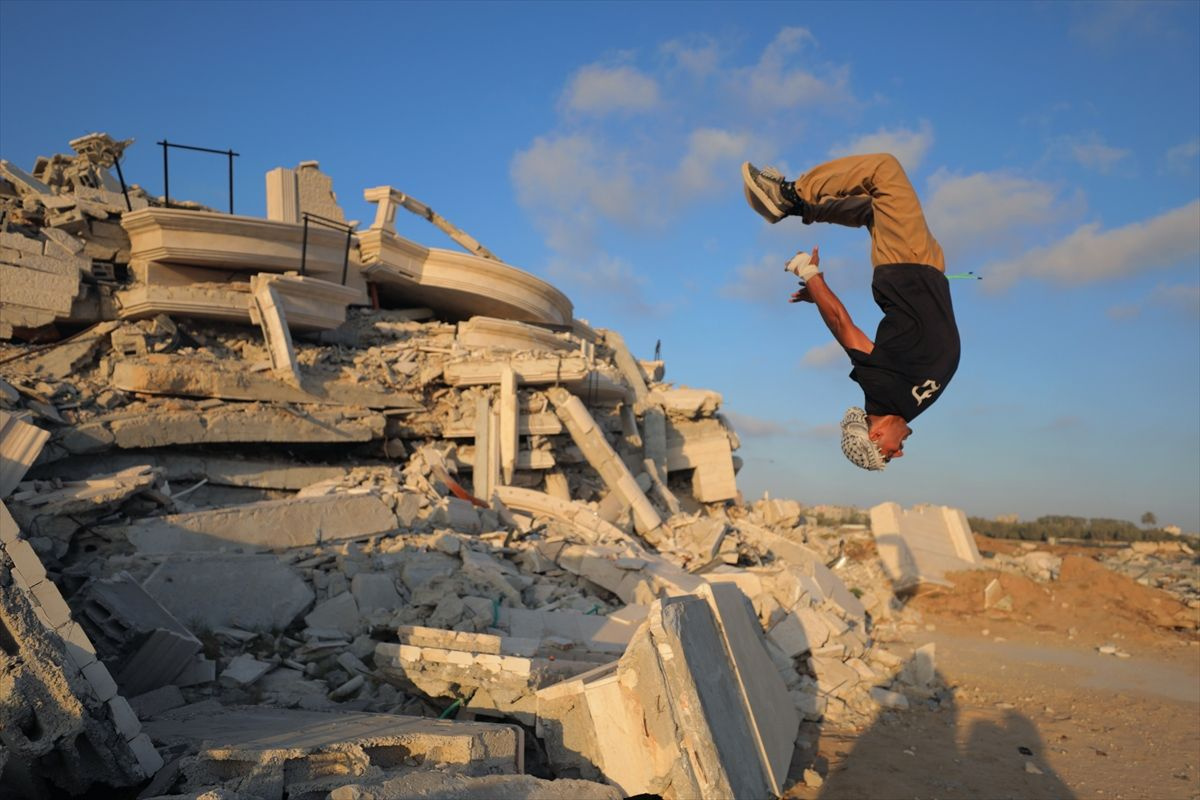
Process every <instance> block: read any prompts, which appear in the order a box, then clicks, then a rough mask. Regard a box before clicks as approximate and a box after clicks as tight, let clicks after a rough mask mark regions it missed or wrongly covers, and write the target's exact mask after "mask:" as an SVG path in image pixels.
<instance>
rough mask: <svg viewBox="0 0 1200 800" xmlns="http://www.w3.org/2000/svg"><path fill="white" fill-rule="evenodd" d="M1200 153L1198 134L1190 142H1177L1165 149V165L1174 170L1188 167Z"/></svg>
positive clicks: (1199, 137)
mask: <svg viewBox="0 0 1200 800" xmlns="http://www.w3.org/2000/svg"><path fill="white" fill-rule="evenodd" d="M1198 155H1200V136H1198V137H1196V138H1195V139H1192V140H1191V141H1190V142H1184V143H1183V144H1177V145H1175V146H1174V147H1172V148H1171V149H1170V150H1168V151H1167V166H1168V167H1170V168H1171V169H1175V170H1185V169H1189V168H1190V167H1191V166H1192V164H1193V162H1194V161H1195V160H1196V156H1198Z"/></svg>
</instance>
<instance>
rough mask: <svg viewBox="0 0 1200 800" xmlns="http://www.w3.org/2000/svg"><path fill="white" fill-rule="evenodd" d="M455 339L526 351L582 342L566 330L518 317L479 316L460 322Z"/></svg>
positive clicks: (473, 345) (565, 348) (465, 344)
mask: <svg viewBox="0 0 1200 800" xmlns="http://www.w3.org/2000/svg"><path fill="white" fill-rule="evenodd" d="M455 341H457V342H458V343H459V344H460V345H462V346H463V347H468V348H478V349H489V348H505V349H507V350H515V351H523V352H528V351H536V350H549V351H571V350H578V349H579V342H578V341H577V340H575V339H572V338H571V337H569V336H567V335H566V334H559V333H554V332H552V331H548V330H546V329H545V328H539V327H537V326H536V325H528V324H526V323H524V322H517V321H515V320H510V319H496V318H494V317H479V316H476V317H471V318H470V319H469V320H467V321H466V322H460V323H458V333H457V335H456V336H455Z"/></svg>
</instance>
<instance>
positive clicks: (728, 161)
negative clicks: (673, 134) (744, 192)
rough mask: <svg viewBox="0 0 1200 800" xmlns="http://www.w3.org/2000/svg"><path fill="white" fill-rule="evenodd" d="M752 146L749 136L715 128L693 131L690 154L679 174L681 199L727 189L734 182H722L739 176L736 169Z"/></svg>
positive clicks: (678, 191) (690, 137)
mask: <svg viewBox="0 0 1200 800" xmlns="http://www.w3.org/2000/svg"><path fill="white" fill-rule="evenodd" d="M749 146H750V136H749V135H748V134H745V133H731V132H729V131H723V130H717V129H715V128H701V129H700V130H695V131H692V133H691V135H690V136H689V137H688V146H687V152H686V153H684V155H683V158H682V159H681V160H680V162H679V168H678V169H677V170H676V171H675V176H674V183H675V190H676V193H677V195H679V196H680V197H683V198H694V197H696V196H699V195H705V194H710V193H711V192H713V190H715V189H718V188H723V187H725V186H727V185H728V184H729V183H730V181H729V180H722V179H721V178H723V177H724V178H727V177H728V176H731V175H735V174H736V169H735V166H736V165H737V164H738V163H739V162H740V161H742V160H743V158H744V156H745V154H746V152H747V150H748V149H749Z"/></svg>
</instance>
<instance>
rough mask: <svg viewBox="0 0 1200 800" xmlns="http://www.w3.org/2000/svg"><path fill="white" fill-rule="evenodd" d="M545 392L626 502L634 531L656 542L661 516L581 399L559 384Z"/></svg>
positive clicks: (594, 465) (598, 469) (594, 464)
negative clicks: (559, 386)
mask: <svg viewBox="0 0 1200 800" xmlns="http://www.w3.org/2000/svg"><path fill="white" fill-rule="evenodd" d="M547 394H548V395H549V396H550V400H551V402H553V403H554V411H555V413H556V414H558V417H559V419H561V420H562V421H563V425H565V426H566V428H567V431H568V432H569V433H570V434H571V439H572V440H574V442H575V444H576V445H578V447H579V449H580V450H582V451H583V452H584V455H585V456H586V457H587V459H588V463H589V464H591V465H592V468H593V469H595V470H596V472H598V473H600V477H602V478H603V479H604V482H605V484H607V485H608V488H609V490H611V491H613V492H616V493H618V494H620V495H621V497H622V499H624V500H625V502H626V503H628V504H629V507H630V509H631V510H632V512H633V521H634V527H635V528H636V529H637V532H638V533H640V534H641V535H642V536H643V537H646V540H647V541H648V542H650V543H651V544H655V543H657V542H659V541H660V540H661V534H660V533H659V532H658V529H659V528H660V527H661V526H662V518H661V517H659V515H658V512H657V511H655V510H654V506H653V505H651V503H650V501H649V500H648V499H647V498H646V494H645V493H644V492H643V491H642V490H641V488H640V487H639V486H638V485H637V482H636V481H635V480H634V478H633V475H631V474H630V472H629V468H628V467H626V466H625V464H624V462H622V461H621V458H620V456H618V455H617V453H616V451H615V450H613V449H612V446H611V445H610V444H609V443H608V441H607V440H606V439H605V438H604V434H603V433H602V432H601V430H600V429H599V428H598V427H596V423H595V420H593V419H592V415H591V414H589V413H588V410H587V408H586V407H585V406H584V405H583V402H582V401H580V399H579V398H578V397H575V396H574V395H572V394H570V393H569V392H567V390H565V389H562V388H558V387H555V388H553V389H551V390H549V392H547Z"/></svg>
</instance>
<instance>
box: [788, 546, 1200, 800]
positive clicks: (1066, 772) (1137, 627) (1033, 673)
mask: <svg viewBox="0 0 1200 800" xmlns="http://www.w3.org/2000/svg"><path fill="white" fill-rule="evenodd" d="M992 577H996V574H995V573H992V574H990V575H988V574H986V573H977V574H973V575H972V576H971V577H970V578H969V579H966V580H960V581H959V582H958V583H959V586H958V587H956V589H955V590H953V591H949V592H940V593H934V594H932V595H930V596H928V597H919V598H916V599H914V600H913V601H912V602H911V603H910V608H911V609H914V610H918V611H919V614H920V617H919V618H920V620H921V623H920V624H919V625H916V626H912V625H910V626H907V627H908V630H906V631H905V632H904V634H903V636H902V638H901V639H899V640H897V641H893V642H888V643H886V644H885V646H886V647H887V648H888V649H889V650H891V651H892V652H894V653H895V654H896V655H899V656H902V657H907V656H908V655H910V654H911V652H912V650H913V649H915V647H917V646H920V645H923V644H926V643H929V642H932V643H934V644H935V646H936V653H937V667H938V672H939V674H940V678H941V681H942V683H943V684H944V686H945V689H944V690H942V691H941V692H940V694H939V698H940V702H938V700H934V701H930V702H926V703H923V704H922V705H920V706H919V707H916V708H913V709H911V710H909V711H900V712H885V713H884V714H883V715H882V716H881V717H880V718H879V719H878V720H877V721H876V723H875V724H874V725H872V726H871V727H870V728H868V729H866V730H864V731H837V730H819V731H814V733H816V734H817V735H818V736H819V739H818V743H817V745H816V756H815V759H809V761H810V763H812V764H815V765H816V768H817V771H818V772H819V773H821V774H822V775H823V776H824V781H823V785H821V786H819V787H816V786H805V785H803V784H798V785H796V786H795V787H793V788H792V789H791V790H790V791H789V792H788V794H787V797H788V798H795V799H796V800H813V799H815V798H820V799H821V800H834V799H835V798H847V799H849V798H854V799H855V800H858V799H860V798H861V799H865V798H870V799H871V800H908V799H910V798H913V799H919V800H933V799H934V798H938V799H940V800H947V799H948V798H972V799H975V798H979V799H980V800H992V799H993V798H994V799H995V800H1000V799H1001V798H1014V800H1035V799H1036V798H1076V799H1077V800H1084V799H1085V798H1089V799H1090V798H1105V800H1107V799H1108V798H1117V799H1120V800H1132V799H1133V798H1145V800H1173V799H1174V798H1179V799H1180V800H1198V799H1200V644H1197V637H1196V635H1195V632H1194V631H1183V630H1180V629H1179V628H1178V627H1174V628H1173V627H1169V626H1168V623H1167V621H1166V620H1167V618H1168V617H1172V616H1175V617H1177V615H1178V613H1179V609H1178V608H1175V607H1174V606H1171V605H1170V603H1169V602H1168V600H1167V599H1166V596H1165V595H1163V594H1162V593H1161V592H1157V590H1148V589H1146V588H1145V587H1142V586H1138V585H1137V584H1134V583H1133V582H1132V581H1129V580H1128V579H1124V578H1121V576H1117V575H1114V574H1113V573H1108V572H1107V571H1105V573H1104V574H1101V573H1099V572H1098V571H1096V570H1094V569H1092V567H1091V565H1089V564H1083V565H1078V564H1077V565H1074V567H1073V569H1072V571H1069V572H1067V578H1068V579H1067V580H1065V581H1056V582H1051V583H1049V584H1045V585H1042V584H1034V583H1033V582H1032V581H1030V582H1028V584H1029V585H1024V584H1022V583H1020V582H1019V581H1013V580H1012V579H1013V578H1014V577H1015V576H1011V575H1010V576H1007V580H1006V584H1008V585H1010V586H1013V587H1015V591H1013V592H1012V595H1013V599H1014V603H1013V608H1012V610H1011V611H1008V612H997V611H987V612H984V611H983V610H982V609H981V608H979V604H978V601H977V598H978V596H979V595H978V590H979V589H980V587H981V586H982V585H984V583H985V581H987V580H990V579H991V578H992ZM1098 584H1103V587H1102V591H1101V592H1100V593H1097V585H1098ZM1164 609H1166V612H1165V613H1164ZM1193 611H1194V610H1193ZM1185 612H1186V610H1185ZM1156 622H1157V624H1156ZM1105 645H1111V646H1112V647H1113V648H1115V649H1116V650H1117V651H1119V652H1121V653H1126V654H1128V655H1127V657H1121V656H1118V655H1115V654H1102V653H1100V652H1098V649H1097V648H1098V647H1102V646H1105ZM799 761H800V759H797V763H796V764H794V765H793V769H794V771H796V770H797V768H798V767H801V766H802V765H800V764H799Z"/></svg>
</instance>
